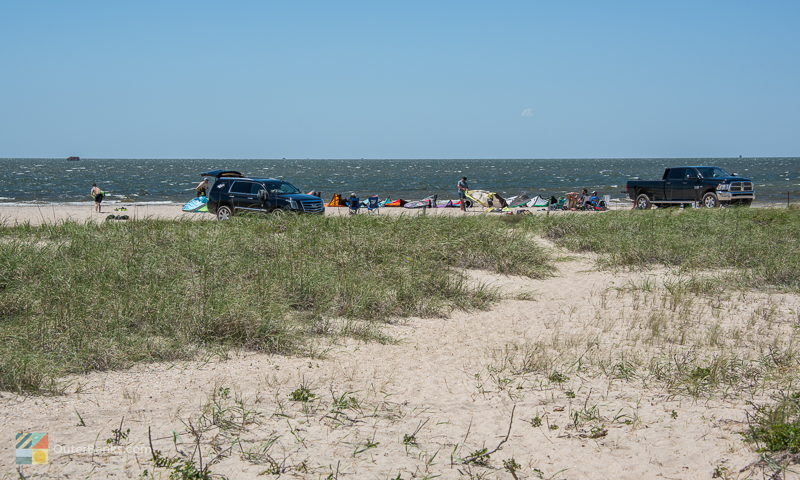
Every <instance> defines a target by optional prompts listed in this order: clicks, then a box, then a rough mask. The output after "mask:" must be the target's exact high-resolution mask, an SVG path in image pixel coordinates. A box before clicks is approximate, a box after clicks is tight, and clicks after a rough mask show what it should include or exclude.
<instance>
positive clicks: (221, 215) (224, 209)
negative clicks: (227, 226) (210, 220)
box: [217, 205, 233, 220]
mask: <svg viewBox="0 0 800 480" xmlns="http://www.w3.org/2000/svg"><path fill="white" fill-rule="evenodd" d="M232 216H233V210H231V207H229V206H227V205H223V206H221V207H219V208H218V209H217V220H227V219H229V218H231V217H232Z"/></svg>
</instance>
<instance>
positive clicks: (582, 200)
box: [578, 188, 589, 208]
mask: <svg viewBox="0 0 800 480" xmlns="http://www.w3.org/2000/svg"><path fill="white" fill-rule="evenodd" d="M587 201H589V190H588V189H586V188H584V189H583V190H581V198H580V199H578V208H581V207H584V206H586V202H587Z"/></svg>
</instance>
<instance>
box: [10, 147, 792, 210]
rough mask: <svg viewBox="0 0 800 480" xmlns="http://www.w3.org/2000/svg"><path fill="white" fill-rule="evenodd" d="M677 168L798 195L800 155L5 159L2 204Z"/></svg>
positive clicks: (501, 188) (402, 194) (615, 181)
mask: <svg viewBox="0 0 800 480" xmlns="http://www.w3.org/2000/svg"><path fill="white" fill-rule="evenodd" d="M679 165H717V166H720V167H723V168H725V169H726V170H728V171H729V172H731V173H734V172H735V173H738V174H740V175H743V176H747V177H749V178H752V179H753V180H754V182H755V185H756V197H757V200H756V203H761V204H772V203H775V204H779V203H784V204H785V203H786V199H787V193H788V194H789V195H790V196H794V197H795V198H796V199H800V158H798V157H788V158H631V159H496V160H494V159H446V160H442V159H436V160H434V159H432V160H398V159H385V160H380V159H369V160H365V159H360V160H325V159H306V160H302V159H280V160H277V159H268V160H259V159H252V160H224V159H219V160H215V159H203V160H192V159H184V160H175V159H103V158H82V159H80V160H78V161H67V160H66V159H63V158H62V159H43V158H12V159H0V166H2V171H3V172H4V174H3V175H2V176H0V202H2V203H72V202H88V201H91V199H90V197H89V190H90V188H91V185H92V183H97V184H98V186H100V188H101V189H102V190H104V191H105V192H106V199H107V201H111V202H114V201H118V202H122V201H135V202H147V203H162V202H166V203H183V202H186V201H187V200H189V199H191V198H192V197H193V196H194V186H195V185H196V184H197V182H198V181H200V180H201V176H200V173H202V172H204V171H208V170H215V169H231V170H237V171H240V172H242V173H244V174H245V175H248V176H256V177H273V178H280V179H284V180H287V181H289V182H291V183H293V184H295V185H296V186H297V187H298V188H300V189H301V190H303V191H311V190H316V191H321V192H322V195H323V198H325V199H326V200H327V199H329V198H330V197H331V196H332V195H333V194H334V193H342V194H349V193H350V192H355V193H357V194H358V195H360V196H365V195H375V194H376V195H379V196H381V197H386V196H388V197H391V198H393V199H397V198H403V199H405V200H416V199H420V198H424V197H425V196H427V195H431V194H438V195H439V198H449V197H455V196H456V188H455V184H456V182H457V181H458V179H459V178H460V177H462V176H466V177H467V178H468V179H469V185H470V188H477V189H485V190H491V191H494V192H497V193H500V194H501V195H504V196H510V195H514V194H517V193H520V192H527V193H529V194H540V195H542V196H547V197H549V196H551V195H556V196H560V195H562V194H563V193H564V192H569V191H576V190H577V191H580V189H582V188H588V189H589V190H590V191H591V190H597V191H598V192H600V194H609V195H611V197H612V198H624V197H625V182H626V181H627V180H630V179H658V178H660V177H661V174H662V172H663V169H664V168H665V167H670V166H679Z"/></svg>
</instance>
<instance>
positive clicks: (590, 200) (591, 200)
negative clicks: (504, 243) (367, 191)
mask: <svg viewBox="0 0 800 480" xmlns="http://www.w3.org/2000/svg"><path fill="white" fill-rule="evenodd" d="M208 188H209V183H208V178H203V180H202V181H201V182H200V183H198V184H197V186H196V187H195V192H196V193H197V196H198V197H204V196H206V195H207V194H208ZM456 190H457V191H458V200H459V209H460V210H461V211H462V212H464V211H466V203H467V191H468V190H469V183H467V177H461V178H460V179H459V180H458V183H456ZM309 193H312V194H317V193H318V192H309ZM89 195H90V196H91V197H93V198H94V205H95V207H94V208H95V211H96V212H97V213H101V211H100V205H101V203H102V202H103V198H104V197H105V192H103V191H102V190H100V187H98V186H97V184H96V183H93V184H92V189H91V191H90V192H89ZM351 196H352V197H355V193H353V194H351ZM580 204H581V205H599V204H600V197H599V196H598V194H597V192H596V191H595V192H592V193H591V195H590V194H589V190H587V189H586V188H584V189H583V191H582V192H581V196H580Z"/></svg>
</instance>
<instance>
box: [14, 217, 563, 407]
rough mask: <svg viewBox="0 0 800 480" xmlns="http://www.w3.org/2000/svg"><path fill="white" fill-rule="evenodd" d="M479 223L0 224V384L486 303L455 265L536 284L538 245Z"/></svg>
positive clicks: (46, 384)
mask: <svg viewBox="0 0 800 480" xmlns="http://www.w3.org/2000/svg"><path fill="white" fill-rule="evenodd" d="M485 220H486V219H483V218H474V217H473V218H438V217H437V218H431V217H427V216H420V217H414V218H387V217H377V216H375V217H372V216H367V215H363V216H358V217H354V218H332V217H321V216H287V217H286V218H263V217H254V218H253V217H251V218H247V217H237V218H235V219H233V220H231V221H228V222H216V221H198V222H187V221H158V220H143V221H135V222H113V223H103V224H94V223H89V224H78V223H62V224H58V225H43V226H37V227H34V226H29V225H22V226H16V227H4V228H2V229H0V272H2V278H1V279H0V319H2V322H0V338H2V341H1V342H0V390H5V391H27V392H43V393H47V392H58V391H60V390H63V388H64V385H63V382H60V381H59V380H58V379H59V378H61V377H63V376H64V375H67V374H71V373H84V372H89V371H92V370H105V369H113V368H124V367H128V366H130V365H132V364H133V363H134V362H141V361H160V360H175V359H188V358H196V356H197V355H198V354H199V353H201V352H208V351H214V349H219V348H221V349H223V350H225V349H228V348H245V349H250V350H256V351H267V352H284V353H291V352H296V351H298V349H300V348H303V347H304V346H307V345H308V342H309V339H313V338H314V337H317V336H331V335H348V336H355V337H362V338H370V337H372V338H374V337H375V336H376V335H379V334H378V333H376V332H377V331H378V330H379V328H377V329H376V328H373V327H374V326H378V327H379V326H380V325H381V324H382V323H383V322H387V321H392V320H393V319H397V318H400V317H407V316H428V317H430V316H441V315H446V314H447V313H448V312H450V311H452V310H453V309H466V310H469V309H481V308H487V307H488V306H489V305H490V304H491V302H493V301H495V300H497V299H498V298H499V296H498V294H497V292H494V291H493V290H491V289H489V288H486V287H485V286H483V285H481V284H475V283H474V282H470V281H469V280H468V279H467V276H466V275H464V273H463V269H474V268H478V269H486V270H490V271H494V272H498V273H507V274H518V275H527V276H532V277H541V276H544V275H546V274H547V273H548V272H549V271H550V269H551V266H550V259H549V257H548V255H547V253H546V252H545V250H544V249H543V248H541V247H539V246H537V245H536V244H534V243H533V242H531V241H530V239H529V238H528V237H526V236H525V234H524V233H525V232H522V231H518V232H504V233H502V234H500V233H498V230H497V228H498V224H497V223H496V222H486V221H485Z"/></svg>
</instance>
